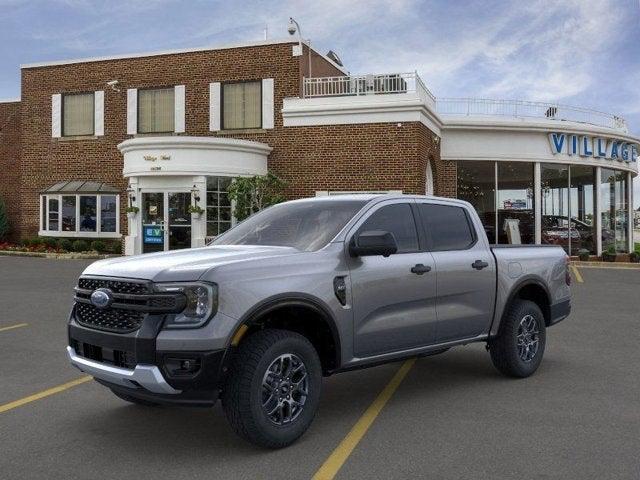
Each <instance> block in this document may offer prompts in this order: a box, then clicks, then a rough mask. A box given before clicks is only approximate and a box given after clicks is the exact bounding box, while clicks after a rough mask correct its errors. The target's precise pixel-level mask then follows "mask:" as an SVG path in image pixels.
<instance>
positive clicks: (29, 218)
mask: <svg viewBox="0 0 640 480" xmlns="http://www.w3.org/2000/svg"><path fill="white" fill-rule="evenodd" d="M293 43H295V42H292V43H291V44H275V45H260V46H253V47H239V48H232V49H223V50H209V51H201V52H189V53H180V54H173V55H161V56H150V57H141V58H128V59H117V60H107V61H100V62H90V63H76V64H67V65H55V66H47V67H37V68H26V69H23V70H22V107H21V108H22V115H21V124H20V128H21V134H22V143H21V152H20V154H21V162H20V169H19V176H20V177H21V186H20V188H19V193H20V196H19V199H20V200H19V201H20V202H21V205H22V206H23V208H21V212H22V214H21V217H20V218H19V221H18V222H17V223H18V228H19V233H20V234H21V236H26V235H34V234H35V233H36V232H37V230H38V221H39V205H38V203H39V197H38V194H39V192H40V191H41V190H43V189H44V188H47V187H49V186H51V185H52V184H54V183H56V182H59V181H65V180H76V179H77V180H94V181H102V182H106V183H108V184H111V185H113V186H116V187H119V188H121V189H122V192H123V193H122V195H121V206H123V207H124V205H126V195H125V193H124V191H125V190H126V188H127V181H126V180H125V179H124V178H123V177H122V168H123V159H122V155H121V154H120V152H119V151H118V150H117V145H118V144H119V143H120V142H122V141H124V140H126V139H128V138H131V136H130V135H127V134H126V103H127V98H126V97H127V95H126V89H127V88H149V87H160V86H173V85H185V86H186V104H185V107H186V108H185V110H186V115H185V123H186V132H185V133H184V134H183V135H193V136H210V135H220V136H228V137H234V138H243V139H247V140H254V141H258V142H263V143H266V144H269V145H270V146H271V147H273V151H272V153H271V155H270V156H269V168H270V169H271V170H272V171H274V173H276V174H278V175H280V176H281V177H282V178H284V179H285V180H286V181H287V182H288V187H287V191H286V194H287V196H288V197H289V198H297V197H302V196H311V195H314V194H315V192H316V191H318V190H403V191H404V192H407V193H424V189H425V177H426V162H427V159H428V158H432V159H433V160H434V164H433V168H434V173H435V174H436V175H440V174H443V175H445V178H447V179H451V178H453V177H455V167H454V166H452V165H449V164H447V163H446V162H441V161H440V157H439V144H438V143H437V142H436V141H435V140H434V135H433V134H432V133H431V132H430V131H429V130H428V129H427V128H426V127H424V126H423V125H422V124H420V123H417V122H412V123H405V124H402V125H401V126H397V124H396V123H392V124H360V125H335V126H321V127H287V128H285V127H283V124H282V115H281V114H280V110H281V109H282V104H283V99H284V98H285V97H297V96H299V94H300V83H301V80H300V79H301V77H302V76H303V75H304V72H305V69H306V63H307V62H306V58H307V57H306V56H303V57H293V56H292V49H291V46H292V44H293ZM312 60H313V62H314V63H313V66H312V68H313V75H314V76H320V75H331V76H335V75H342V73H341V72H340V70H338V69H337V68H335V67H334V66H333V65H331V64H330V63H328V62H326V61H324V60H322V57H320V56H313V57H312ZM323 62H324V63H323ZM262 78H274V80H275V82H274V85H275V112H276V115H275V128H274V129H269V130H250V131H241V132H238V131H232V132H231V131H227V132H224V131H223V132H210V131H209V83H210V82H225V81H236V80H251V79H256V80H259V79H262ZM110 80H118V81H119V85H118V88H120V92H115V91H113V90H112V89H110V88H109V87H107V86H106V83H107V82H108V81H110ZM95 90H104V91H105V112H104V113H105V135H104V136H103V137H98V138H89V139H64V138H62V139H53V138H51V95H52V94H56V93H67V92H68V93H71V92H83V91H95ZM181 135H182V134H181ZM452 168H453V170H452ZM451 175H453V177H452V176H451ZM454 182H455V179H454ZM453 185H454V187H453V188H454V190H451V185H450V184H449V181H448V180H446V181H445V180H443V181H440V180H439V179H438V180H436V192H437V193H440V194H444V195H455V183H454V184H453ZM14 204H15V202H14ZM121 210H124V208H121ZM126 225H127V222H126V217H125V214H124V213H122V218H121V233H123V234H126Z"/></svg>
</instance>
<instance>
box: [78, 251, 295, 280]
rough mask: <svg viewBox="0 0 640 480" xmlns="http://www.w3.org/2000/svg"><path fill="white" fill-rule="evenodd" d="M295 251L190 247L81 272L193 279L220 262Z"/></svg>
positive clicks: (123, 259)
mask: <svg viewBox="0 0 640 480" xmlns="http://www.w3.org/2000/svg"><path fill="white" fill-rule="evenodd" d="M296 253H300V251H299V250H296V249H295V248H291V247H270V246H253V245H220V246H212V247H203V248H190V249H185V250H176V251H173V252H160V253H147V254H144V255H135V256H132V257H119V258H114V259H107V260H100V261H98V262H95V263H92V264H91V265H89V266H88V267H87V268H86V269H85V271H84V272H83V275H101V276H107V277H124V278H140V279H144V280H153V281H155V282H180V281H193V280H198V279H199V278H200V277H201V276H202V275H203V274H204V273H205V272H207V271H208V270H210V269H211V268H214V267H217V266H220V265H226V264H229V263H235V262H242V261H246V260H257V259H262V258H268V257H278V256H284V255H292V254H296Z"/></svg>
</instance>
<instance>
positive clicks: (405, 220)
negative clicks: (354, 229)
mask: <svg viewBox="0 0 640 480" xmlns="http://www.w3.org/2000/svg"><path fill="white" fill-rule="evenodd" d="M370 230H384V231H386V232H391V233H393V236H394V237H395V238H396V242H397V243H398V253H410V252H417V251H418V231H417V230H416V224H415V220H414V218H413V213H412V211H411V207H410V206H409V204H408V203H394V204H392V205H386V206H384V207H382V208H380V209H378V210H377V211H376V212H374V213H373V214H372V215H371V216H370V217H369V218H367V220H365V222H364V223H363V224H362V225H361V226H360V228H359V229H358V233H360V232H366V231H370Z"/></svg>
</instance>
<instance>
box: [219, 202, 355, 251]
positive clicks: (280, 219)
mask: <svg viewBox="0 0 640 480" xmlns="http://www.w3.org/2000/svg"><path fill="white" fill-rule="evenodd" d="M366 203H367V201H366V200H330V201H329V200H318V201H310V202H300V203H283V204H280V205H275V206H273V207H270V208H267V209H265V210H263V211H261V212H258V213H256V214H254V215H252V216H251V217H249V218H248V219H246V220H245V221H244V222H242V223H240V224H239V225H238V226H236V227H234V228H232V229H231V230H229V231H227V232H225V233H224V234H223V235H221V236H219V237H218V238H216V239H215V240H214V241H213V242H212V243H211V245H272V246H280V247H293V248H296V249H298V250H302V251H307V252H309V251H314V250H318V249H320V248H322V247H324V246H325V245H326V244H327V243H329V242H330V241H331V240H332V239H333V237H335V236H336V235H337V234H338V232H340V230H341V229H342V227H344V226H345V225H346V224H347V222H348V221H349V220H351V218H352V217H353V216H354V215H355V214H356V213H357V212H358V211H359V210H360V209H361V208H362V207H363V206H364V205H365V204H366Z"/></svg>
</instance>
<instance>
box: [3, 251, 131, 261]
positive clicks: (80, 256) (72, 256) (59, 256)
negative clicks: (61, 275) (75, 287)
mask: <svg viewBox="0 0 640 480" xmlns="http://www.w3.org/2000/svg"><path fill="white" fill-rule="evenodd" d="M0 255H4V256H7V257H37V258H49V259H54V260H102V259H105V258H114V257H119V256H120V255H107V254H101V253H46V252H14V251H11V250H0Z"/></svg>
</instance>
